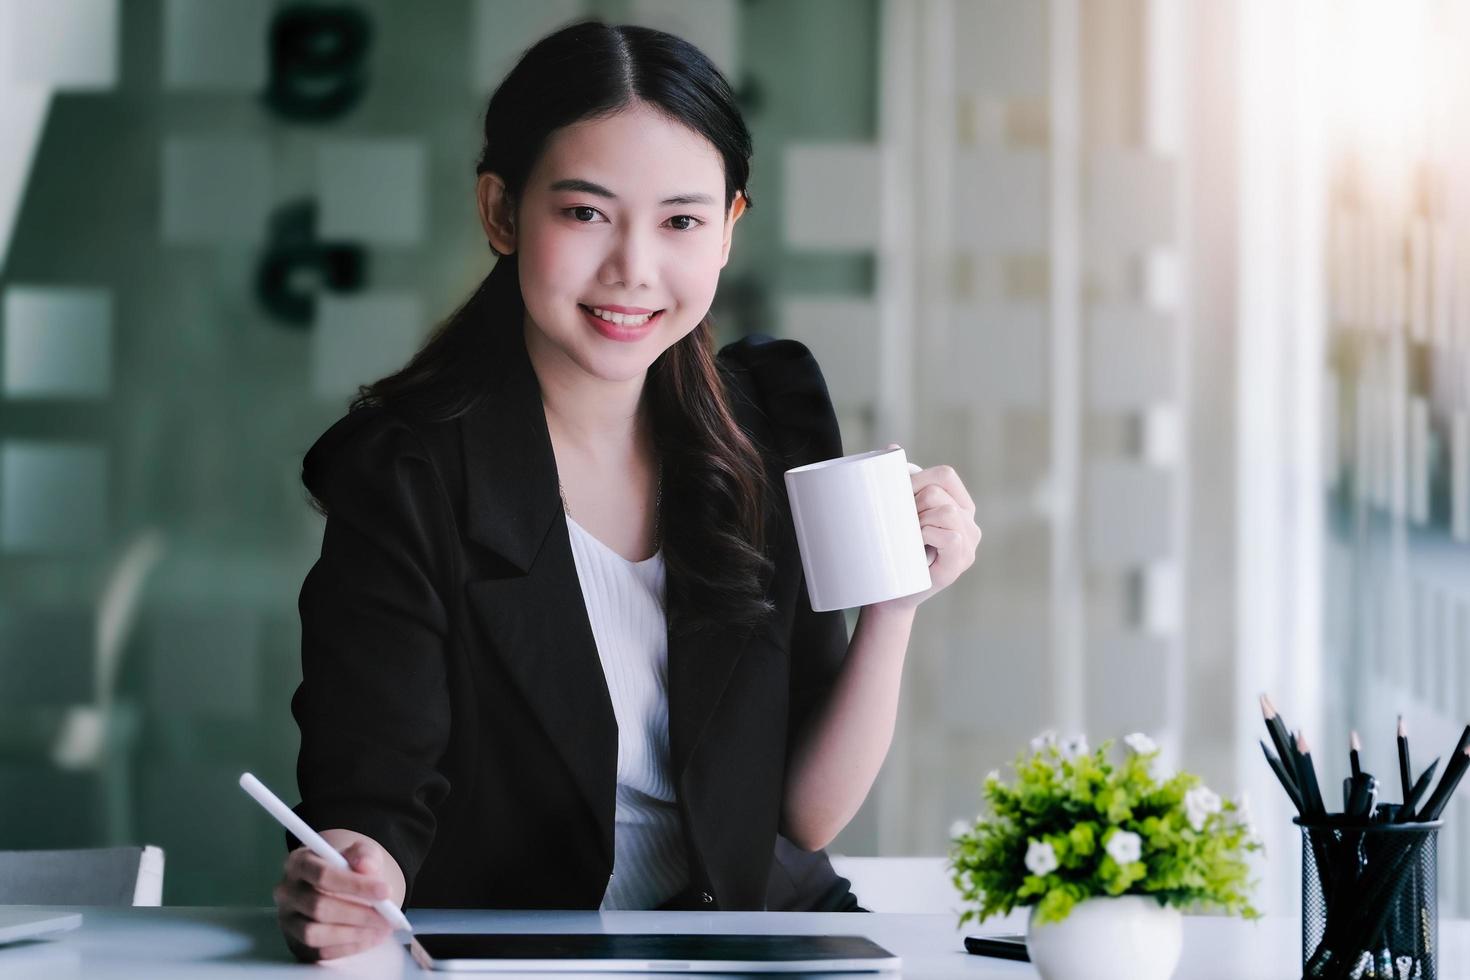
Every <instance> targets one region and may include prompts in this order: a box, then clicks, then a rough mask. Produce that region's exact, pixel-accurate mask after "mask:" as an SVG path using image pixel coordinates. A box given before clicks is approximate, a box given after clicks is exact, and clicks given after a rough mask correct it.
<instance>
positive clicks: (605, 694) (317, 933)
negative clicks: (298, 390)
mask: <svg viewBox="0 0 1470 980" xmlns="http://www.w3.org/2000/svg"><path fill="white" fill-rule="evenodd" d="M484 137H485V143H484V149H483V152H482V155H481V158H480V161H479V165H478V167H477V173H478V178H477V181H476V185H475V189H476V201H477V205H478V209H479V215H480V218H481V221H482V223H483V226H484V230H485V234H486V237H487V240H488V242H489V244H490V246H491V248H492V249H493V250H494V252H495V253H496V254H497V256H498V259H497V261H496V263H495V266H494V268H493V269H492V270H491V272H490V273H489V275H488V276H487V277H486V278H485V280H484V282H483V283H482V284H481V285H480V287H479V289H478V290H476V292H475V294H474V295H473V296H472V297H471V298H470V299H469V300H468V301H467V302H466V303H465V304H464V305H463V306H462V307H461V308H460V309H459V310H458V311H456V312H455V313H454V314H453V315H451V316H450V317H449V319H448V320H447V321H446V322H445V323H444V324H442V325H441V326H440V327H439V328H438V329H437V330H436V331H435V333H434V334H433V336H432V337H431V338H430V339H429V341H428V342H427V343H426V345H425V346H424V347H423V349H422V350H420V351H419V353H418V354H417V355H416V356H415V357H414V358H413V359H412V360H411V361H410V362H409V364H408V365H407V366H406V367H404V368H403V369H402V370H401V371H399V372H397V373H395V374H393V375H391V376H389V377H387V378H384V379H382V380H380V381H378V382H377V383H375V384H372V385H369V386H366V387H364V388H363V389H362V391H361V393H360V395H359V397H358V399H357V400H356V401H355V402H354V404H353V408H352V410H351V411H350V412H349V413H348V415H347V417H345V418H343V419H342V420H341V421H339V422H338V423H337V424H336V425H334V426H333V427H332V428H331V429H330V430H329V431H328V432H327V433H326V434H325V435H323V436H322V438H321V439H320V440H318V442H317V444H316V445H315V446H313V448H312V450H311V451H310V452H309V453H308V455H307V458H306V463H305V467H304V473H303V478H304V480H305V482H306V485H307V487H308V489H309V490H310V491H311V493H312V495H313V499H314V500H315V501H316V502H317V504H318V506H319V507H320V508H321V509H322V511H323V512H324V513H325V514H326V515H327V530H326V535H325V538H324V540H323V546H322V555H321V558H320V560H319V561H318V562H317V563H316V565H315V566H314V567H313V568H312V570H311V572H310V574H309V575H308V576H307V579H306V582H305V584H304V585H303V587H302V592H301V603H300V608H301V618H302V633H303V646H302V674H303V681H302V684H301V687H300V688H299V689H298V691H297V693H296V696H295V698H294V699H293V702H292V710H293V713H294V715H295V717H296V720H297V723H298V725H299V726H300V728H301V752H300V758H299V762H298V780H299V783H300V789H301V795H302V803H301V805H300V807H299V809H300V811H301V813H302V815H303V816H304V817H305V818H306V819H307V821H308V823H310V824H312V825H314V826H316V827H319V828H328V829H326V830H324V831H323V834H322V835H323V836H324V837H325V838H327V840H328V841H330V842H331V843H332V844H333V845H335V846H337V847H338V848H339V849H340V850H342V851H343V853H344V854H345V856H346V857H347V858H348V859H349V861H350V862H351V865H352V870H351V871H350V872H339V871H334V870H333V869H330V868H325V867H323V866H320V863H319V860H318V859H316V858H315V857H314V856H313V855H311V854H310V852H309V851H306V850H303V849H299V848H298V849H296V850H293V851H292V852H291V853H290V855H289V856H288V858H287V860H286V866H285V874H284V877H283V880H282V882H281V884H280V885H279V886H278V888H277V891H276V901H277V907H278V909H279V912H280V917H281V924H282V928H283V931H284V932H285V934H286V936H287V939H288V941H289V942H290V943H291V945H292V947H293V949H295V951H296V952H297V953H298V954H299V955H301V956H303V957H306V958H317V957H331V956H338V955H342V954H344V953H347V952H350V951H353V950H355V949H359V948H362V947H363V946H364V945H367V944H370V943H372V942H373V941H375V940H376V939H377V938H378V937H379V936H380V935H381V931H380V929H379V926H380V923H378V922H377V920H376V919H375V918H374V917H373V916H372V915H364V914H363V909H362V906H361V905H360V904H355V903H354V902H353V901H352V898H353V897H358V898H361V897H375V896H378V895H383V894H386V895H387V896H388V897H390V898H392V899H393V900H394V901H396V902H400V903H404V904H409V903H411V904H416V905H435V906H467V907H479V908H497V907H501V908H598V907H601V908H678V907H687V908H704V909H709V908H725V909H738V908H746V909H761V908H772V909H817V908H820V909H852V908H856V901H855V900H854V898H853V896H852V895H851V893H850V891H849V890H848V888H847V884H846V882H845V881H843V880H842V879H840V878H838V877H837V876H836V875H835V874H834V873H833V872H832V870H831V866H830V864H829V863H828V862H827V859H826V857H825V855H824V854H822V853H821V852H820V851H808V850H803V849H802V848H801V847H798V846H795V845H793V844H792V843H791V842H790V841H788V840H787V839H785V838H783V837H782V836H780V835H779V834H778V831H780V830H782V829H785V827H786V824H787V822H788V817H789V814H787V813H785V812H784V810H783V798H784V796H785V787H784V779H785V775H786V772H787V760H788V758H790V757H791V756H792V754H793V753H794V752H795V751H796V747H797V736H798V734H799V733H802V732H804V731H805V730H806V729H807V728H808V727H809V725H808V722H810V721H811V720H812V718H813V716H814V715H815V713H816V711H817V709H818V707H819V706H820V705H821V704H822V703H823V702H825V701H826V700H827V695H828V694H829V692H830V690H831V687H832V684H833V682H834V679H835V677H836V676H837V673H838V669H839V668H840V667H841V665H842V662H843V658H844V655H845V654H846V653H847V648H848V638H847V633H846V626H845V622H844V620H843V618H842V614H841V613H840V612H830V613H821V614H817V613H813V612H812V611H811V608H810V603H809V601H808V600H807V599H806V597H805V590H804V588H803V586H802V583H801V572H800V561H799V555H798V554H797V551H796V549H795V543H794V539H793V537H792V532H791V530H790V524H791V521H790V516H789V511H788V509H787V504H786V501H785V498H784V495H783V494H781V493H779V492H778V491H777V490H776V489H775V488H776V487H777V486H778V485H779V482H780V473H781V472H782V471H783V470H784V469H786V468H788V467H790V466H794V465H800V464H802V463H806V462H811V461H813V460H815V459H820V458H826V457H830V456H836V455H840V454H841V440H840V436H839V434H838V430H837V423H836V419H835V416H834V413H833V410H832V405H831V401H830V399H829V398H828V396H827V392H826V387H825V384H824V383H823V380H822V376H821V372H820V371H819V370H818V368H817V366H816V363H815V362H814V361H813V360H812V358H811V356H810V354H809V353H808V352H807V350H806V348H805V347H803V346H802V345H801V344H799V343H796V342H795V341H769V339H768V338H766V339H764V340H763V339H761V338H754V339H751V338H748V339H746V340H744V341H740V342H738V343H735V344H732V345H730V346H729V347H727V348H726V349H725V350H723V351H721V352H719V354H718V355H716V352H715V350H714V345H713V332H712V327H711V324H710V321H709V315H708V314H709V309H710V306H711V303H712V300H713V298H714V294H715V289H716V286H717V284H718V281H719V275H720V270H721V269H722V268H723V267H724V265H725V263H726V261H727V260H728V259H729V255H730V248H731V243H732V237H733V233H734V228H735V224H736V222H737V221H738V220H739V218H740V217H741V215H742V214H743V213H744V212H745V210H746V208H747V207H748V206H749V204H750V199H749V195H748V193H747V191H746V183H747V179H748V177H749V159H750V154H751V142H750V135H749V132H748V131H747V129H746V127H745V124H744V122H743V120H742V119H741V117H740V113H739V110H738V109H737V108H736V106H735V102H734V98H733V95H732V93H731V91H730V88H729V86H728V85H727V83H726V81H725V79H724V78H723V77H722V76H721V75H720V74H719V72H718V71H717V70H716V69H715V68H714V66H713V65H712V64H711V63H710V62H709V60H708V59H707V58H706V57H705V56H704V55H703V54H702V53H700V52H699V51H698V50H697V49H696V48H694V47H693V46H692V45H690V44H688V43H687V42H685V41H683V40H680V39H679V38H677V37H673V36H672V35H668V34H664V33H660V32H657V31H653V30H649V29H645V28H638V27H622V26H609V25H605V24H601V23H596V22H592V23H581V24H576V25H572V26H570V27H567V28H565V29H563V30H561V31H558V32H557V33H555V34H552V35H550V36H549V37H547V38H545V39H543V40H542V41H540V42H539V43H537V44H536V45H535V46H533V47H532V48H531V49H530V50H528V51H527V52H526V53H525V54H524V56H523V57H522V58H521V60H520V62H519V63H518V64H517V65H516V66H515V68H514V69H513V70H512V71H511V72H510V74H509V75H508V76H507V77H506V78H505V80H504V82H503V83H502V84H501V85H500V87H499V88H498V89H497V91H496V92H495V94H494V96H493V97H492V98H491V100H490V105H489V108H488V110H487V112H486V115H485V129H484ZM558 497H560V501H559V502H558ZM573 515H575V517H573ZM904 622H906V621H904ZM903 628H904V630H905V634H904V635H905V640H906V628H907V627H906V626H904V627H903ZM878 727H879V728H880V729H881V727H882V726H881V725H880V726H878ZM888 730H889V731H891V722H890V724H889V726H888ZM872 768H873V771H874V772H876V764H874V766H873V767H872ZM870 781H871V780H870V779H868V780H866V781H864V782H863V783H862V785H861V786H859V787H857V792H858V795H859V796H861V794H862V793H865V792H866V788H867V785H868V783H870ZM853 809H855V806H854V807H853ZM801 826H802V827H805V826H806V824H802V825H801ZM788 833H790V831H788ZM809 834H810V831H809V830H803V831H802V833H801V834H800V835H797V839H799V840H806V839H808V835H809ZM808 846H810V844H808Z"/></svg>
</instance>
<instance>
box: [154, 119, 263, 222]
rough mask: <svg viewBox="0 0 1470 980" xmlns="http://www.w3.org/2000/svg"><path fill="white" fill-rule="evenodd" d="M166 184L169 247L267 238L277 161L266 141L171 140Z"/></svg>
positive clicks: (164, 197)
mask: <svg viewBox="0 0 1470 980" xmlns="http://www.w3.org/2000/svg"><path fill="white" fill-rule="evenodd" d="M160 186H161V188H162V193H161V195H160V196H161V199H162V201H163V239H164V241H165V242H168V243H169V244H173V245H225V244H254V243H257V242H259V241H261V239H262V238H263V237H264V235H265V230H266V229H265V224H266V215H267V212H268V210H269V208H270V204H271V158H270V152H269V151H268V150H267V148H266V144H265V143H264V142H263V141H261V140H254V139H236V138H221V139H183V138H179V139H170V140H166V141H165V142H164V144H163V174H162V183H161V185H160Z"/></svg>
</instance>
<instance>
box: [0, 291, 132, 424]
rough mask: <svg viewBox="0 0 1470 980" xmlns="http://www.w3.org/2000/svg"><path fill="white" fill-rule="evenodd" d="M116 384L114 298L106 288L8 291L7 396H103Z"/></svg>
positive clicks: (6, 298)
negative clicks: (113, 380) (114, 378)
mask: <svg viewBox="0 0 1470 980" xmlns="http://www.w3.org/2000/svg"><path fill="white" fill-rule="evenodd" d="M111 387H112V296H111V294H110V293H108V292H107V291H106V290H102V289H81V288H74V289H43V288H34V287H25V286H12V287H11V288H10V289H7V290H6V291H5V385H4V393H5V396H6V397H7V398H102V397H104V396H106V395H107V393H108V391H109V389H110V388H111Z"/></svg>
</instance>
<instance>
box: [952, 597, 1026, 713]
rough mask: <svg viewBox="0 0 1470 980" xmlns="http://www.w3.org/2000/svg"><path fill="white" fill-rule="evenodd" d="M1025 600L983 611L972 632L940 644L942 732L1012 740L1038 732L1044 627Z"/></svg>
mask: <svg viewBox="0 0 1470 980" xmlns="http://www.w3.org/2000/svg"><path fill="white" fill-rule="evenodd" d="M996 598H997V599H999V598H1000V597H996ZM1006 598H1007V599H1010V600H1018V599H1020V597H1017V596H1014V595H1008V596H1007V597H1006ZM1027 598H1028V599H1030V602H1029V603H1028V602H1027V601H1025V600H1021V601H1013V602H1012V603H1010V608H1008V609H1004V610H1003V609H1000V608H996V607H995V606H992V607H990V608H987V609H986V611H985V615H984V617H983V621H982V622H981V623H980V625H979V626H978V627H977V628H975V629H973V630H968V631H956V634H955V635H954V636H953V637H952V638H951V639H950V641H949V642H948V644H947V645H946V648H945V649H946V653H947V657H946V661H945V668H944V688H943V695H942V696H943V699H944V700H943V704H942V708H943V712H944V720H945V722H946V723H947V726H948V727H950V728H953V729H955V730H957V731H962V732H971V733H986V732H989V733H993V734H1004V735H1009V736H1012V737H1014V736H1015V734H1016V733H1018V732H1034V731H1037V730H1039V729H1040V728H1042V727H1043V719H1045V718H1046V717H1047V715H1048V714H1049V711H1048V706H1047V705H1046V703H1045V702H1046V695H1045V693H1044V692H1045V691H1046V690H1047V685H1046V683H1045V677H1046V671H1047V669H1048V668H1047V657H1048V649H1049V646H1050V632H1049V631H1050V627H1049V625H1048V623H1047V619H1046V610H1045V609H1044V608H1042V607H1040V606H1039V605H1037V604H1036V600H1035V599H1034V598H1031V597H1027ZM996 605H998V603H997V604H996Z"/></svg>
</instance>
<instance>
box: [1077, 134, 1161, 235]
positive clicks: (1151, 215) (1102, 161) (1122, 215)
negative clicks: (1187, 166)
mask: <svg viewBox="0 0 1470 980" xmlns="http://www.w3.org/2000/svg"><path fill="white" fill-rule="evenodd" d="M1086 166H1087V184H1086V197H1085V200H1084V209H1085V212H1086V217H1085V220H1086V231H1087V248H1088V249H1089V250H1090V251H1092V252H1093V253H1094V254H1095V255H1097V256H1098V257H1106V256H1110V255H1119V254H1127V253H1130V252H1137V251H1143V250H1146V249H1148V248H1151V247H1155V246H1159V245H1168V244H1171V243H1173V242H1174V238H1175V210H1176V209H1175V206H1174V186H1175V165H1174V163H1173V161H1171V160H1169V159H1167V158H1165V157H1161V156H1157V155H1155V154H1150V153H1145V152H1143V151H1141V150H1126V149H1098V150H1096V151H1094V152H1093V153H1092V154H1090V155H1089V156H1088V158H1087V165H1086Z"/></svg>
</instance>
